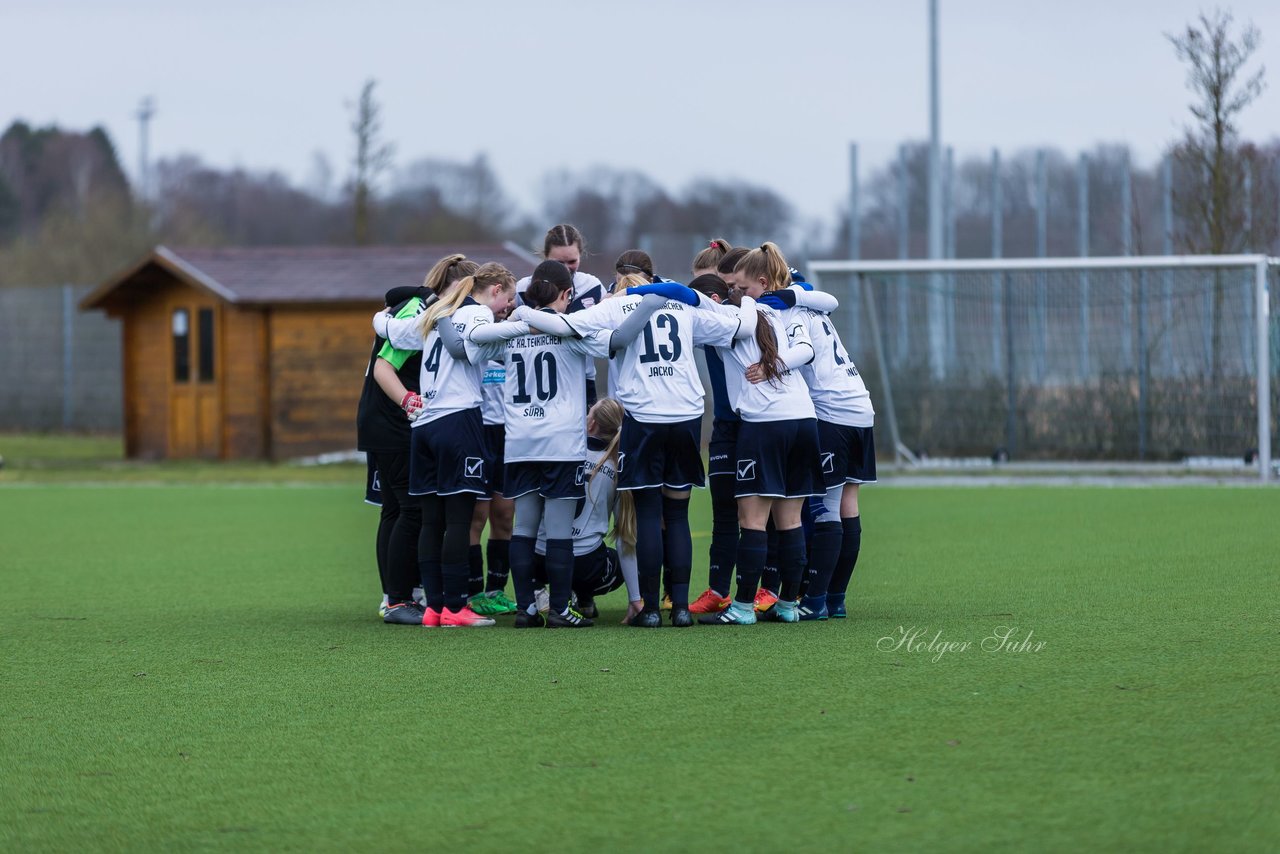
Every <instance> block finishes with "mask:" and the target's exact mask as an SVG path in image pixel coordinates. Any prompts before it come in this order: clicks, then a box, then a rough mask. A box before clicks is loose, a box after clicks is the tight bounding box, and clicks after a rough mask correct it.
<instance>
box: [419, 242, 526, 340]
mask: <svg viewBox="0 0 1280 854" xmlns="http://www.w3.org/2000/svg"><path fill="white" fill-rule="evenodd" d="M465 263H468V264H469V263H471V262H469V261H468V262H465ZM494 285H502V286H503V287H504V288H514V287H515V285H516V277H515V276H513V275H511V271H510V270H508V269H507V268H506V267H504V266H502V265H501V264H497V263H494V262H492V261H491V262H489V263H488V264H482V265H481V266H479V267H477V268H476V271H475V272H474V273H472V274H471V275H469V276H466V277H465V278H462V279H459V280H458V281H457V282H456V283H455V284H453V285H452V286H451V287H447V289H446V292H445V293H444V294H442V295H441V296H440V299H438V300H436V301H435V302H434V303H432V304H431V307H430V308H428V309H427V310H426V311H425V312H423V314H422V320H421V321H420V323H421V325H422V337H423V339H425V338H426V337H427V336H428V335H430V334H431V330H433V329H435V328H436V323H437V322H438V321H439V320H440V319H441V318H444V317H449V316H451V315H452V314H453V313H454V312H455V311H456V310H457V309H458V306H460V305H462V303H463V301H464V300H465V299H466V298H467V297H469V296H471V294H472V293H474V292H475V291H477V290H483V289H485V288H491V287H493V286H494Z"/></svg>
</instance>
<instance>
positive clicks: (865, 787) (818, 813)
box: [0, 482, 1280, 851]
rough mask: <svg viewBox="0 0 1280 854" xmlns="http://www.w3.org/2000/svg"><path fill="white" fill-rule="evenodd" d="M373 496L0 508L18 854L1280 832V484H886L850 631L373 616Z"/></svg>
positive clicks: (6, 810) (702, 540) (162, 491)
mask: <svg viewBox="0 0 1280 854" xmlns="http://www.w3.org/2000/svg"><path fill="white" fill-rule="evenodd" d="M360 497H361V496H360V490H359V488H358V485H357V484H356V483H354V482H353V483H351V484H349V485H347V486H345V487H343V488H337V487H330V486H305V487H290V488H286V487H267V486H244V487H232V486H202V487H178V486H157V487H144V486H132V487H130V486H122V487H87V488H84V487H73V486H58V485H52V486H24V487H20V488H8V489H0V520H2V524H3V536H2V540H3V542H2V544H0V591H2V592H0V660H2V661H3V693H2V694H0V712H2V713H3V728H2V729H0V760H2V761H0V850H5V851H30V850H83V849H89V850H101V849H106V850H121V851H149V850H172V851H187V850H203V849H210V848H212V849H228V850H296V851H313V850H349V849H363V850H409V849H417V850H453V849H462V848H467V849H475V850H544V849H545V850H600V849H605V848H608V849H613V850H619V851H621V850H654V849H657V850H695V851H696V850H701V851H713V850H736V851H755V850H760V851H764V850H775V851H776V850H795V849H802V848H820V849H834V850H855V849H856V850H897V851H916V850H922V851H923V850H962V851H989V850H1019V851H1021V850H1037V851H1089V850H1102V851H1114V850H1161V851H1178V850H1197V851H1207V850H1214V851H1234V850H1257V851H1264V850H1274V849H1275V847H1276V844H1277V840H1278V839H1280V821H1278V819H1277V815H1278V814H1280V813H1278V811H1277V795H1278V794H1280V777H1278V775H1277V770H1276V769H1277V760H1278V759H1280V711H1278V709H1280V705H1278V703H1277V701H1278V700H1280V690H1278V688H1277V684H1278V680H1277V676H1276V665H1275V653H1274V645H1275V641H1276V628H1277V620H1276V617H1277V600H1278V598H1280V597H1278V596H1277V583H1276V575H1275V573H1276V566H1277V564H1278V563H1280V561H1277V545H1278V544H1280V539H1278V538H1277V537H1276V535H1275V521H1276V519H1277V518H1278V517H1280V492H1275V491H1271V490H1261V489H1194V488H1193V489H1121V490H1103V489H1057V490H1055V489H1043V488H1041V489H1037V488H996V489H985V490H963V489H959V490H946V489H929V488H912V489H893V488H884V487H882V488H875V489H868V490H866V492H865V494H864V499H863V518H864V532H865V533H864V540H863V542H864V550H863V554H862V560H861V562H860V563H859V566H858V571H857V573H856V575H855V578H854V585H853V588H852V593H853V595H852V596H851V597H850V619H848V620H845V621H829V622H826V623H810V624H800V625H772V624H770V625H763V624H762V625H757V626H754V627H749V628H739V627H725V628H711V627H697V628H694V629H689V630H685V631H677V630H675V629H672V628H670V627H664V628H663V629H662V630H660V631H640V630H635V629H628V628H623V627H621V626H619V625H617V623H618V620H619V618H620V616H621V612H622V608H623V606H624V604H625V603H624V602H623V601H622V600H623V597H621V596H620V595H617V594H615V595H614V596H612V597H610V598H609V599H608V600H604V601H602V605H603V606H604V613H603V615H602V616H603V619H602V625H600V626H598V627H596V628H594V629H590V630H585V631H561V632H551V631H525V632H516V631H512V630H511V629H510V628H509V620H503V621H502V622H501V624H500V625H499V627H497V628H495V629H486V630H428V629H418V628H415V627H394V626H386V625H383V624H382V623H381V622H379V621H378V619H377V617H376V616H375V608H376V605H377V600H378V592H377V581H376V573H375V569H374V565H373V554H372V538H373V531H374V527H375V525H376V511H374V510H373V509H371V508H368V507H365V506H363V505H361V503H360ZM694 515H695V519H694V525H693V527H694V530H695V534H698V537H697V539H696V542H695V555H696V560H695V592H696V590H697V589H700V587H698V586H697V585H698V582H701V581H704V580H705V567H706V557H705V554H706V544H707V532H708V530H709V528H710V525H709V522H708V515H709V514H708V508H707V504H706V496H705V493H700V494H699V496H698V498H697V500H696V501H695V503H694ZM1001 626H1007V627H1012V628H1013V632H1012V635H1011V640H1013V641H1021V640H1023V639H1024V638H1025V637H1026V636H1027V635H1028V634H1030V636H1031V643H1030V645H1028V646H1027V647H1026V648H1025V651H1009V650H1004V651H991V650H990V649H988V650H984V649H982V644H983V641H984V639H986V638H990V637H992V636H993V635H995V634H997V632H998V627H1001ZM900 628H901V629H903V630H906V631H907V632H908V634H910V633H911V632H912V631H913V630H916V629H918V630H919V634H918V635H917V636H916V637H917V643H918V644H919V645H918V646H914V647H913V648H910V649H908V648H906V646H897V644H896V639H897V638H899V637H900ZM1000 631H1002V630H1000ZM939 632H940V633H941V639H940V640H941V641H950V642H954V643H957V644H959V643H963V642H965V641H967V642H969V643H970V644H971V646H970V647H968V648H967V649H961V648H954V647H953V648H949V649H948V651H945V652H943V653H942V655H941V656H939V655H938V651H937V650H938V643H937V642H935V643H934V649H933V650H932V651H931V650H929V649H927V648H920V647H921V646H927V644H928V643H929V641H931V640H933V639H934V638H935V636H936V635H937V633H939ZM886 638H888V639H889V640H883V639H886ZM1036 642H1042V643H1043V646H1042V647H1039V648H1037V647H1035V646H1034V644H1035V643H1036ZM993 643H998V642H992V641H988V643H987V646H988V647H990V646H991V645H992V644H993ZM895 646H896V648H894V647H895Z"/></svg>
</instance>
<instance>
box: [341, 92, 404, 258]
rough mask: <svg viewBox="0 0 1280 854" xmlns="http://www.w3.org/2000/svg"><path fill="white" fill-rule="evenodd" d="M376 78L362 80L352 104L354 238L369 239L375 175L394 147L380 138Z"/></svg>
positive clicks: (386, 165)
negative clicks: (375, 96) (356, 98)
mask: <svg viewBox="0 0 1280 854" xmlns="http://www.w3.org/2000/svg"><path fill="white" fill-rule="evenodd" d="M376 83H377V81H374V80H368V81H365V84H364V88H362V89H361V90H360V100H359V101H357V102H356V105H355V116H354V118H353V119H352V120H351V131H352V133H354V134H355V137H356V159H355V175H353V176H352V180H351V195H352V203H353V215H354V225H355V241H356V243H358V244H364V243H368V242H369V235H370V230H371V222H370V220H371V212H370V211H371V208H372V202H373V187H374V184H375V182H376V181H377V180H378V176H379V175H381V174H382V173H383V172H385V171H386V170H387V169H388V168H389V167H390V166H391V157H392V155H393V154H394V151H395V149H394V148H393V147H392V146H391V145H390V144H389V143H386V142H383V141H382V117H381V113H382V106H381V105H380V104H379V103H378V102H377V101H376V100H375V99H374V97H373V87H374V86H375V85H376Z"/></svg>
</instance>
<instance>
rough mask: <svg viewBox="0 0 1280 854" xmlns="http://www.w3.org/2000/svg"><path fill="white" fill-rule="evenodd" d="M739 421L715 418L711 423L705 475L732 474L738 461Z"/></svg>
mask: <svg viewBox="0 0 1280 854" xmlns="http://www.w3.org/2000/svg"><path fill="white" fill-rule="evenodd" d="M741 424H742V422H741V421H725V420H724V419H721V418H717V419H716V420H715V421H712V422H711V443H710V444H709V445H708V446H707V474H708V475H709V476H711V477H715V476H716V475H721V474H733V466H734V463H736V462H737V460H738V450H737V449H738V427H739V425H741Z"/></svg>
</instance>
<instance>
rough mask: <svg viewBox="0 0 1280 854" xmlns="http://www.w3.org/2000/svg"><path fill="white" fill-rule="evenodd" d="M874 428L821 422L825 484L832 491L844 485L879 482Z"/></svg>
mask: <svg viewBox="0 0 1280 854" xmlns="http://www.w3.org/2000/svg"><path fill="white" fill-rule="evenodd" d="M872 429H873V428H871V427H845V426H844V425H843V424H832V423H831V422H830V421H819V422H818V452H819V460H820V461H821V463H822V482H823V484H824V485H825V486H826V487H827V488H828V489H830V488H831V487H833V486H838V485H839V484H842V483H875V482H876V442H875V436H874V434H873V433H872Z"/></svg>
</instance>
